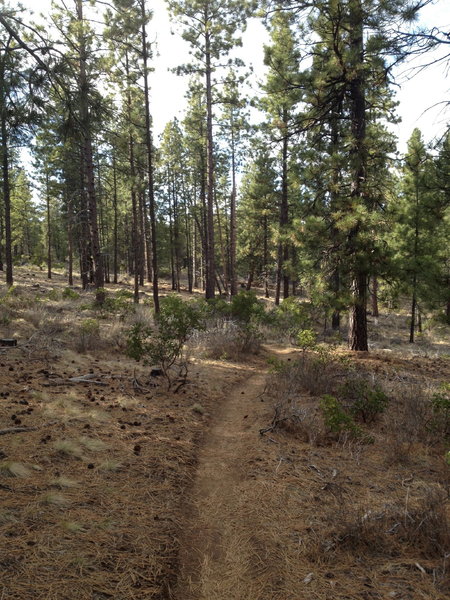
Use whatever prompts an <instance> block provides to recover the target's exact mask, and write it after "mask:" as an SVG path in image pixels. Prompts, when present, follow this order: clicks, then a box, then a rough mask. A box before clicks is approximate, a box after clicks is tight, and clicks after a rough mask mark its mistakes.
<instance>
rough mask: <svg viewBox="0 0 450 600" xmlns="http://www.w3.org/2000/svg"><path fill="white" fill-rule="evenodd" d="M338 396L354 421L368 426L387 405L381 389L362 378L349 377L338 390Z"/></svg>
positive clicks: (386, 399) (387, 399)
mask: <svg viewBox="0 0 450 600" xmlns="http://www.w3.org/2000/svg"><path fill="white" fill-rule="evenodd" d="M338 395H339V398H340V400H341V401H343V402H344V403H346V404H347V405H349V411H350V414H351V415H352V416H353V418H354V419H357V420H360V421H362V422H363V423H368V424H370V423H373V422H374V421H375V419H376V418H377V417H378V415H380V414H381V413H383V412H384V411H385V410H386V408H387V406H388V404H389V398H388V397H387V395H386V394H385V393H384V391H383V389H382V388H381V387H380V386H379V385H376V384H371V382H370V381H368V380H367V379H365V378H363V377H357V376H356V377H352V378H350V377H349V378H348V379H347V381H345V382H344V384H343V385H342V386H341V387H340V388H339V390H338Z"/></svg>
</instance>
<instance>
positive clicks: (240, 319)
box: [193, 291, 266, 360]
mask: <svg viewBox="0 0 450 600" xmlns="http://www.w3.org/2000/svg"><path fill="white" fill-rule="evenodd" d="M265 318H266V313H265V309H264V304H263V303H262V302H261V301H260V300H258V299H257V297H256V295H255V294H254V293H253V292H251V291H250V292H248V291H241V292H239V294H237V295H236V296H233V297H232V299H231V302H230V303H227V302H225V301H224V300H221V299H219V300H215V301H212V302H211V301H209V302H208V303H207V305H206V313H205V328H204V331H202V332H201V333H200V334H199V335H196V337H195V339H194V340H193V342H194V343H195V344H196V345H197V347H199V348H200V349H201V350H202V352H203V354H204V355H205V356H206V357H207V358H212V359H230V360H238V359H239V358H240V357H241V356H242V355H246V354H257V353H258V352H259V350H260V348H261V342H262V340H263V334H262V330H261V324H262V323H264V321H265Z"/></svg>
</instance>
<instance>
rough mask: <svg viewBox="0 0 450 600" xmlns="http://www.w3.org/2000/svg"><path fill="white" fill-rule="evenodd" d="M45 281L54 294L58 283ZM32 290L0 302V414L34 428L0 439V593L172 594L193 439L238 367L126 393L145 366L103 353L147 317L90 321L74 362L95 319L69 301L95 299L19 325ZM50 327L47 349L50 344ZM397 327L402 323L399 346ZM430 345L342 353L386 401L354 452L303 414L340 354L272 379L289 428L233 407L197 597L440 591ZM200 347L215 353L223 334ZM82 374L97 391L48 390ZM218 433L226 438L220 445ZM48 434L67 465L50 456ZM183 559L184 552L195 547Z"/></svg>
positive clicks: (313, 412)
mask: <svg viewBox="0 0 450 600" xmlns="http://www.w3.org/2000/svg"><path fill="white" fill-rule="evenodd" d="M19 273H20V270H19ZM24 281H26V280H25V278H24ZM45 285H46V286H47V282H46V283H45ZM48 285H50V284H48ZM51 285H52V286H54V287H58V286H59V289H60V290H61V289H63V287H64V286H65V285H66V281H65V279H64V278H63V277H59V276H58V277H57V276H55V279H54V280H53V281H52V282H51ZM42 286H43V284H42ZM43 291H45V293H47V291H48V290H47V287H46V288H45V290H43ZM37 293H38V292H36V291H31V290H30V289H29V288H25V287H23V289H21V290H20V291H19V292H18V295H17V296H15V297H14V299H13V300H12V301H11V302H10V304H8V315H9V318H10V319H11V321H10V323H9V324H8V325H7V327H10V331H11V332H16V333H17V335H18V338H19V347H18V348H17V349H12V350H8V351H5V352H4V353H2V354H0V363H2V366H1V368H0V383H1V385H0V388H1V389H2V391H3V390H4V389H7V390H8V391H9V392H10V395H9V396H7V397H4V398H2V403H1V405H0V418H1V419H2V422H3V423H5V424H7V425H11V424H13V423H14V422H15V420H12V415H14V416H15V417H16V418H18V419H19V420H21V421H22V423H21V424H22V425H25V426H36V427H37V429H36V430H33V431H29V432H27V433H24V434H18V435H10V436H4V437H2V438H0V439H1V441H2V452H4V453H5V454H6V456H3V455H1V456H2V458H1V465H3V468H2V466H1V465H0V483H1V487H2V490H1V491H2V498H1V503H0V554H1V555H2V557H3V558H2V570H3V571H2V573H3V577H2V582H1V584H0V588H1V594H3V597H5V598H14V599H16V600H29V599H30V598H33V599H36V600H63V599H66V598H70V599H71V600H93V598H95V599H96V600H104V599H106V598H117V599H118V600H120V599H122V598H127V599H133V600H144V599H145V600H150V599H152V598H153V599H155V600H156V599H157V600H165V599H168V598H173V595H172V590H173V589H174V584H175V581H176V578H177V576H178V574H179V571H178V568H179V567H178V560H179V557H178V552H179V540H180V538H181V534H182V532H183V529H184V528H185V526H186V520H185V519H186V504H187V502H188V499H189V497H190V490H191V488H192V485H195V484H193V482H194V475H195V467H196V456H197V449H198V444H199V441H200V440H201V439H202V436H203V435H204V431H205V428H206V427H208V424H209V423H210V422H213V421H214V419H215V418H217V411H218V410H219V411H220V406H221V401H222V402H223V398H224V396H225V395H226V392H227V390H228V389H229V387H230V385H231V383H232V382H233V381H235V380H236V379H238V378H241V379H242V378H245V377H246V376H247V375H246V370H245V364H235V363H221V362H219V361H215V362H214V361H209V362H205V361H202V360H201V359H200V358H197V359H196V360H195V361H194V364H193V366H192V368H191V371H190V383H189V385H188V386H187V387H186V388H184V389H183V394H184V395H182V394H179V395H178V396H177V397H175V396H171V395H170V394H167V393H166V392H165V391H164V390H163V389H161V387H159V386H158V382H157V381H155V383H156V386H155V387H154V388H151V389H149V390H148V391H147V392H146V393H142V391H141V392H140V391H138V390H136V389H135V388H133V385H132V382H133V377H134V369H135V368H137V376H138V377H140V376H141V373H143V371H140V370H139V369H140V367H139V365H138V366H136V365H135V364H134V363H131V362H129V361H128V360H127V359H125V358H124V357H123V355H122V354H120V355H117V356H114V355H112V352H113V351H114V350H115V349H116V348H117V349H120V345H121V335H122V327H123V328H125V329H126V328H129V324H130V323H131V322H132V321H133V320H134V319H138V318H142V319H147V320H148V319H150V316H149V315H150V311H149V310H148V308H146V307H140V308H138V311H137V312H136V313H135V314H128V315H126V316H125V318H124V321H119V320H118V318H117V316H116V315H113V316H111V317H108V315H106V317H105V318H103V317H102V318H100V319H99V337H98V338H97V340H96V343H93V344H92V347H91V348H90V349H89V350H86V352H89V353H90V354H80V353H78V352H76V351H74V348H75V346H76V344H77V339H76V335H78V334H77V332H78V331H79V330H78V328H79V326H80V324H81V322H82V321H83V320H84V319H87V318H93V319H97V318H98V316H96V314H95V312H93V311H91V310H90V309H89V310H81V309H80V306H81V305H82V304H83V303H85V304H87V303H89V302H90V301H91V300H92V294H85V295H83V296H82V297H81V298H80V299H79V300H76V299H73V300H61V299H54V300H51V302H50V303H49V306H48V307H47V308H48V310H47V308H46V309H45V310H44V311H42V312H43V314H42V315H40V317H39V319H38V317H35V316H33V315H31V316H30V320H29V321H25V320H24V319H22V318H21V317H22V316H23V311H24V310H25V309H26V310H29V311H31V312H30V314H31V313H33V311H34V310H35V309H34V306H35V304H34V303H35V296H36V295H37ZM39 293H40V292H39ZM41 295H43V294H41ZM19 296H20V298H19ZM59 297H60V296H58V294H56V295H55V298H59ZM8 302H9V301H8ZM2 314H3V313H2ZM33 319H34V320H35V323H38V329H35V324H33V322H32V321H33ZM53 319H54V320H55V325H54V326H55V329H54V330H53V331H54V332H55V334H54V338H55V339H56V340H59V341H56V342H55V343H53V342H52V343H50V342H49V339H50V341H51V340H52V339H53V338H52V336H53V334H52V333H51V332H52V327H53V325H52V320H53ZM47 324H48V329H46V327H47ZM0 326H1V323H0ZM5 327H6V326H5ZM6 331H7V329H6V328H2V332H6ZM216 333H217V332H216ZM403 333H404V332H403V330H402V329H401V328H400V325H399V334H398V337H399V339H402V338H403ZM33 334H36V335H35V336H34V337H33V338H32V340H31V342H30V344H29V345H28V346H27V347H25V346H24V345H22V344H24V343H25V341H26V340H27V339H29V338H30V337H31V336H32V335H33ZM400 334H401V335H400ZM427 335H428V334H427ZM433 335H436V336H437V333H436V332H433ZM379 336H380V339H379V340H378V341H377V344H379V346H380V347H385V346H386V336H385V329H384V325H383V326H382V330H381V333H380V334H379ZM396 336H397V332H396V333H395V334H392V339H394V337H396ZM216 337H217V336H215V335H212V337H211V343H210V346H211V347H212V346H213V345H214V343H215V342H216ZM222 341H223V340H222ZM38 342H39V343H38ZM435 342H436V344H437V337H436V340H435ZM435 342H433V344H435ZM427 343H428V342H427ZM33 344H34V345H33ZM430 344H431V341H430ZM433 344H432V345H430V348H431V350H429V351H428V350H426V352H427V353H428V354H429V356H432V355H433V358H432V359H431V358H430V359H425V358H417V357H411V359H409V358H408V357H407V358H405V357H403V358H400V357H399V355H397V354H395V353H388V352H384V353H383V352H380V353H378V354H376V355H372V358H364V360H360V361H359V360H358V359H354V360H355V363H356V366H355V369H356V370H357V371H358V372H360V371H363V372H364V371H368V372H369V371H370V373H372V372H373V373H374V374H375V377H376V380H377V381H378V380H380V381H383V382H384V383H385V384H386V386H388V385H389V386H390V387H389V395H390V397H391V402H390V405H389V408H388V410H387V411H386V413H385V414H384V416H383V418H382V419H381V420H379V421H377V422H375V423H374V424H373V425H372V426H371V432H372V433H373V437H374V443H373V444H372V445H369V446H368V445H364V444H358V443H357V442H350V441H344V440H341V443H339V444H336V443H334V442H332V441H330V440H329V439H327V433H326V432H325V431H324V429H323V421H322V420H321V418H320V414H319V412H318V408H317V406H318V403H317V395H320V394H323V393H330V392H332V391H333V390H335V388H336V385H338V382H339V381H341V377H342V374H343V373H345V372H346V369H347V365H346V363H345V361H342V360H336V362H334V363H333V364H332V365H331V366H330V367H329V368H328V367H327V368H326V369H324V368H323V365H322V366H320V365H317V364H313V363H312V362H308V359H306V361H305V362H308V364H307V365H305V364H304V365H303V366H302V367H300V366H299V365H295V366H293V370H292V372H291V374H290V375H289V376H285V377H282V378H281V379H278V380H275V379H272V380H269V382H268V387H269V389H270V390H271V391H276V390H278V394H279V397H280V398H283V404H282V406H283V407H284V408H285V409H286V413H285V414H286V415H289V416H290V417H291V420H290V421H289V420H287V421H286V422H285V426H284V428H278V429H275V430H274V431H271V432H269V433H268V434H267V435H265V436H260V435H259V433H258V430H259V428H260V427H263V426H264V425H265V424H266V423H268V422H270V418H271V416H272V415H271V414H270V415H269V410H268V404H269V403H268V402H267V396H264V397H262V398H259V397H258V398H256V399H255V401H254V403H253V405H252V410H253V411H254V414H253V412H248V413H245V415H241V416H242V418H241V422H242V424H243V429H242V430H239V435H238V438H239V437H242V438H243V436H244V434H247V433H248V436H249V437H248V444H247V446H245V447H239V452H238V454H237V455H235V456H234V460H233V464H232V468H233V469H234V470H235V471H237V472H238V473H239V477H238V478H237V483H236V485H234V486H233V487H230V489H229V490H228V491H227V497H226V499H225V500H224V499H222V502H221V506H222V508H221V512H220V513H219V512H218V508H217V506H218V505H219V503H218V502H217V503H215V502H211V506H210V509H211V514H212V515H213V516H214V515H215V516H216V521H217V528H216V530H214V531H213V532H211V534H212V538H214V539H213V541H214V543H213V546H214V549H215V552H217V553H218V555H219V556H220V564H221V565H222V566H223V567H224V568H223V571H221V572H220V573H219V574H218V575H219V576H220V578H221V580H222V582H223V585H222V589H225V590H226V594H225V595H223V596H218V595H217V593H218V592H217V589H214V588H211V587H209V588H208V585H210V584H209V583H208V573H212V572H214V570H215V569H216V568H217V564H215V562H216V561H215V556H211V557H209V558H207V559H206V560H205V563H206V564H205V565H204V569H203V576H204V581H203V582H201V584H202V585H203V586H204V587H205V589H207V590H208V595H207V596H205V597H207V598H208V600H223V598H227V600H241V599H243V598H245V599H246V600H247V599H248V600H312V599H314V600H326V599H328V600H331V599H333V600H350V599H351V600H369V599H370V600H376V599H380V600H385V599H387V598H396V599H397V600H416V598H417V599H419V598H421V599H424V600H444V599H445V600H446V599H447V598H448V595H449V593H450V578H449V572H450V566H449V556H448V554H449V552H450V549H449V526H448V519H449V507H448V490H449V489H450V469H449V468H448V466H447V465H446V464H445V462H444V459H443V456H444V449H445V448H446V446H445V443H444V440H443V439H442V436H441V437H439V436H438V435H437V432H436V431H430V429H429V427H428V423H429V418H430V407H429V403H428V400H429V397H430V393H431V392H430V390H432V389H434V388H435V387H436V385H437V382H438V381H440V380H445V379H447V380H448V379H449V371H450V368H449V367H450V365H449V362H448V360H447V362H446V360H445V358H441V359H437V358H435V357H434V354H433V353H434V348H435V345H433ZM230 345H231V349H232V343H231V344H230ZM394 345H395V347H397V348H401V349H403V346H402V344H400V343H398V344H397V343H396V344H394ZM55 346H56V348H57V349H58V352H55ZM404 347H407V344H406V343H405V344H404ZM421 348H422V349H421V350H420V352H421V353H422V354H424V353H425V349H424V347H423V346H422V347H421ZM212 350H213V351H214V352H215V356H219V357H223V353H222V352H223V345H222V343H221V341H220V337H219V339H218V341H217V345H216V346H214V347H212ZM402 351H403V350H402ZM217 353H219V354H217ZM58 356H59V358H58ZM236 356H237V355H236ZM237 358H238V360H240V361H241V362H242V361H243V356H242V355H239V356H238V357H237ZM352 360H353V359H352ZM10 367H11V368H12V369H13V370H12V371H10V370H9V368H10ZM91 370H92V371H93V372H95V374H96V375H97V374H98V376H99V378H100V379H102V380H103V381H104V382H106V384H107V385H106V386H99V387H96V386H94V385H89V384H77V385H75V386H69V385H67V386H65V385H55V386H54V385H53V384H54V383H55V382H58V381H59V382H61V381H65V380H67V378H69V377H71V376H74V375H83V374H85V373H89V372H90V371H91ZM299 377H301V378H303V383H302V384H301V385H299V381H298V379H299ZM306 390H307V391H306ZM315 394H316V395H315ZM244 397H245V396H244ZM261 400H264V402H261ZM25 401H26V402H27V404H21V403H23V402H25ZM195 405H198V406H199V407H201V409H202V412H203V414H200V412H195V411H194V410H193V407H194V406H195ZM29 409H33V412H28V410H29ZM258 411H260V412H258ZM22 413H23V414H22ZM208 415H211V417H208ZM255 415H258V416H257V417H256V416H255ZM261 415H262V416H261ZM225 417H226V415H225ZM247 417H248V418H247ZM252 419H253V420H252ZM49 423H51V424H50V425H49ZM227 423H228V422H227V421H226V420H225V424H226V425H227ZM245 424H248V429H245ZM44 426H45V427H44ZM227 427H228V425H227ZM229 434H230V428H228V429H227V430H226V435H224V438H223V441H224V443H225V444H226V443H228V442H227V440H229ZM439 435H440V434H439ZM62 441H65V442H67V441H70V443H71V444H73V445H74V446H75V447H76V448H77V449H78V450H77V451H76V452H77V453H80V456H79V457H77V456H74V455H73V454H71V453H70V451H69V452H68V453H65V452H61V451H60V450H58V449H57V445H58V442H62ZM72 447H73V446H72ZM400 450H402V452H403V458H401V451H400ZM80 458H82V459H83V460H80ZM11 464H13V469H12V470H13V471H15V474H14V473H12V472H11V471H10V467H11ZM33 464H35V465H36V464H39V465H40V469H39V470H37V469H35V468H33V467H32V465H33ZM5 465H6V466H5ZM8 465H9V466H8ZM14 465H21V466H22V467H24V468H25V470H26V471H25V472H24V471H23V470H21V469H20V468H19V471H17V468H16V467H14ZM224 468H226V465H225V467H224ZM20 473H22V475H21V474H20ZM225 541H226V543H225ZM188 550H189V552H190V553H191V554H195V552H196V550H197V547H196V546H193V547H191V548H189V549H188ZM1 594H0V595H1ZM176 600H191V598H187V597H183V598H179V597H177V598H176Z"/></svg>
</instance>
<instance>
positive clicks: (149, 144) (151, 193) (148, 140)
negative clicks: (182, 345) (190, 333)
mask: <svg viewBox="0 0 450 600" xmlns="http://www.w3.org/2000/svg"><path fill="white" fill-rule="evenodd" d="M141 15H142V31H141V36H142V60H143V63H144V104H145V145H146V149H147V175H148V200H149V211H150V229H151V237H152V271H153V305H154V309H155V313H159V290H158V254H157V248H158V245H157V242H156V207H155V190H154V177H153V140H152V125H151V116H150V93H149V86H148V60H149V54H148V46H147V32H146V28H145V22H146V14H145V0H141Z"/></svg>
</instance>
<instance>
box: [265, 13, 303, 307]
mask: <svg viewBox="0 0 450 600" xmlns="http://www.w3.org/2000/svg"><path fill="white" fill-rule="evenodd" d="M294 22H295V19H294V16H293V15H292V14H290V13H288V12H283V11H280V10H277V11H276V12H275V14H274V16H273V17H272V20H271V23H270V31H271V41H272V44H271V45H270V46H266V47H265V48H264V52H265V57H264V62H265V64H266V65H267V66H268V75H267V80H266V82H265V84H264V86H263V90H264V92H265V94H266V96H265V98H264V99H263V100H262V101H261V105H262V107H263V108H264V110H265V111H266V113H267V115H268V117H269V122H268V124H267V130H268V131H269V132H270V137H271V141H272V143H276V144H277V145H278V144H279V145H280V147H281V148H280V159H279V162H280V178H281V196H280V206H279V240H278V256H277V280H276V293H275V303H276V304H279V301H280V295H281V288H283V298H287V297H288V296H289V273H288V261H289V257H290V244H289V242H288V237H289V232H288V228H289V222H290V216H289V204H290V198H289V196H290V193H289V171H290V170H291V169H292V166H293V163H294V160H295V159H294V156H293V144H292V135H293V131H294V130H295V129H297V123H296V119H295V117H296V110H297V108H298V104H299V102H300V100H301V97H302V93H301V90H300V88H299V86H298V85H297V83H298V81H297V80H298V74H299V69H300V63H299V61H300V55H299V53H298V51H297V49H296V40H295V37H294V34H293V30H292V28H293V24H294Z"/></svg>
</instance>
